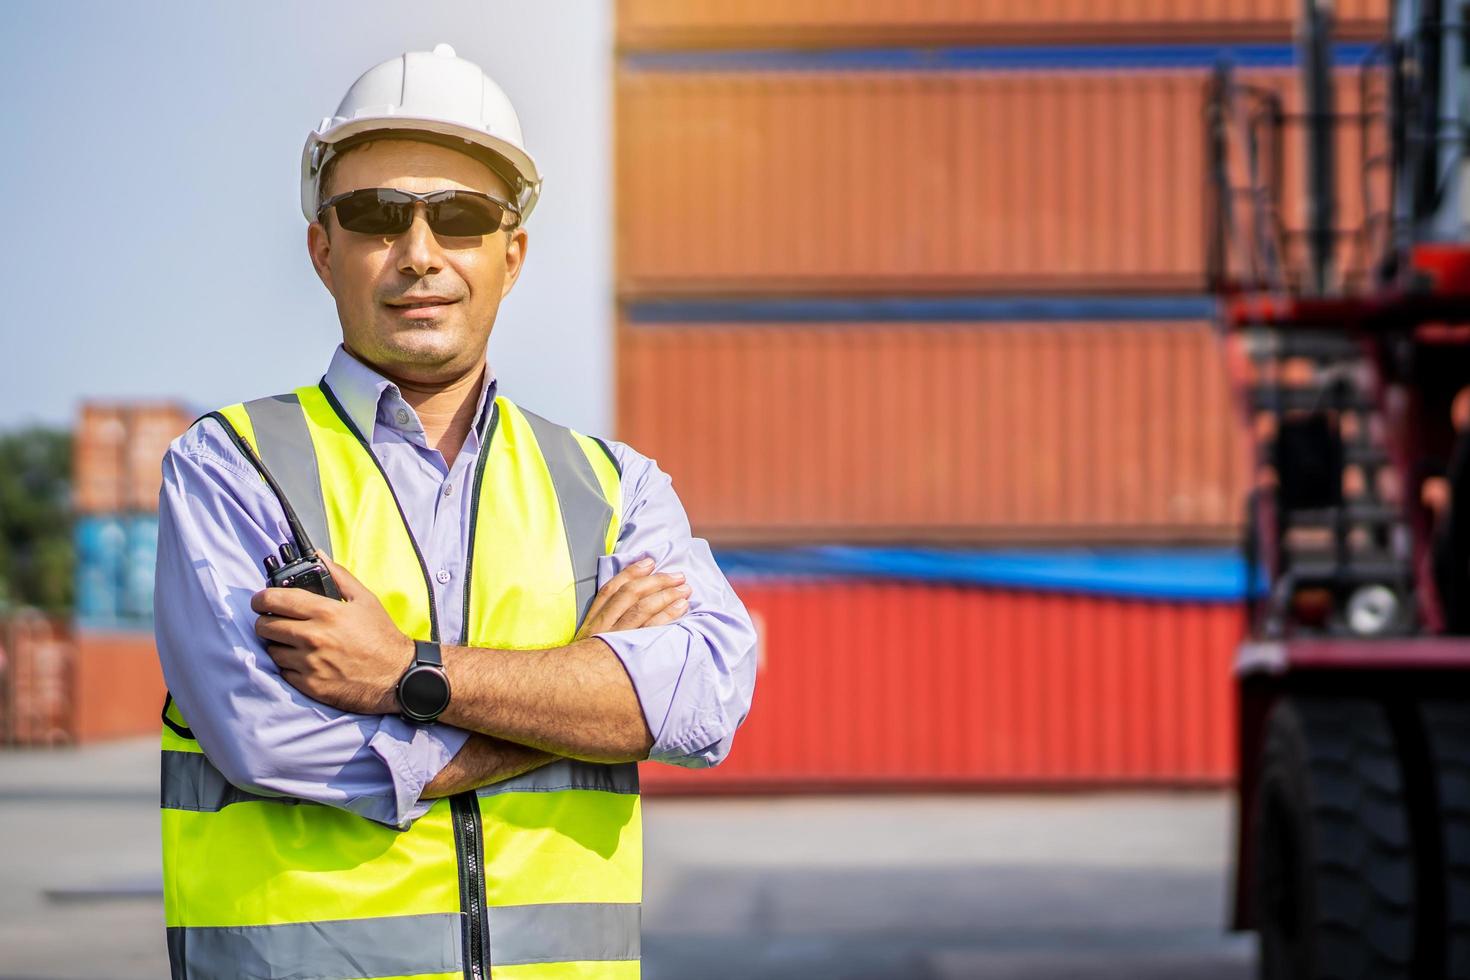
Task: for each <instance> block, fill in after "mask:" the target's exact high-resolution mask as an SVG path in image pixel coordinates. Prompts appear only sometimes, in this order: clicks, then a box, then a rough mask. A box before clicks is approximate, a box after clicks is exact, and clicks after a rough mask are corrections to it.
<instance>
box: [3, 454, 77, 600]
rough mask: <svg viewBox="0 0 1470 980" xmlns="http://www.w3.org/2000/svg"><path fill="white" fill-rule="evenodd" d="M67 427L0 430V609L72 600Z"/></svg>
mask: <svg viewBox="0 0 1470 980" xmlns="http://www.w3.org/2000/svg"><path fill="white" fill-rule="evenodd" d="M71 438H72V437H71V433H69V432H66V431H64V430H60V429H52V428H46V427H42V426H32V427H29V428H25V429H19V430H17V431H14V432H6V433H0V612H3V611H4V610H6V609H8V608H12V607H14V606H18V605H29V606H36V607H38V608H40V609H43V610H45V611H46V612H48V613H66V612H68V611H69V610H70V609H71V603H72V565H73V561H74V557H73V553H72V539H71V527H72V522H71V508H70V500H71Z"/></svg>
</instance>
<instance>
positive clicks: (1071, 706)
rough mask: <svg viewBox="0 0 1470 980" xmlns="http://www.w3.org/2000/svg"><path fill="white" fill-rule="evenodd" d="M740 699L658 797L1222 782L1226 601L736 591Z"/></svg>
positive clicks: (791, 585) (1230, 722)
mask: <svg viewBox="0 0 1470 980" xmlns="http://www.w3.org/2000/svg"><path fill="white" fill-rule="evenodd" d="M735 587H736V589H737V591H738V592H739V593H740V597H741V599H742V600H743V601H744V602H745V604H746V606H747V607H748V608H749V609H750V611H751V613H752V615H753V617H754V618H755V619H756V622H757V625H758V627H759V628H760V631H761V650H760V658H759V661H758V664H759V666H758V668H757V680H756V688H755V698H754V702H753V704H752V707H751V712H750V715H749V717H748V718H747V719H746V721H745V723H744V725H743V726H742V727H741V729H740V731H739V732H738V733H737V734H736V736H735V743H734V746H733V749H732V751H731V753H730V755H729V757H728V758H727V759H726V760H725V762H724V763H723V764H721V765H720V766H718V767H716V768H715V769H712V770H683V769H677V768H675V767H672V766H667V765H656V764H648V763H645V764H644V765H642V766H641V767H640V771H641V774H642V777H643V785H644V787H645V788H646V789H647V790H650V791H653V792H658V791H665V792H700V791H719V790H732V791H734V790H750V789H796V790H809V789H836V788H853V789H857V788H862V789H873V788H917V787H943V786H960V787H962V786H975V787H983V786H1031V785H1078V784H1087V785H1130V784H1132V785H1138V784H1170V785H1216V786H1218V785H1225V784H1227V783H1228V782H1229V781H1230V780H1231V778H1233V774H1234V772H1235V768H1234V745H1235V735H1234V730H1235V721H1234V701H1233V698H1234V688H1233V685H1232V679H1231V661H1232V658H1233V656H1234V649H1235V645H1236V643H1237V642H1238V641H1239V639H1240V631H1241V618H1240V614H1239V610H1238V608H1237V607H1235V606H1232V605H1223V604H1210V603H1165V602H1149V601H1140V600H1127V599H1116V598H1106V597H1088V596H1074V595H1064V594H1044V593H1035V592H1020V591H1009V590H993V589H979V588H969V587H960V586H934V585H911V584H899V583H892V582H878V581H849V582H840V581H808V582H798V581H784V582H783V581H769V580H761V581H743V580H737V581H736V582H735Z"/></svg>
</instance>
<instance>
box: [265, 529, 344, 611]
mask: <svg viewBox="0 0 1470 980" xmlns="http://www.w3.org/2000/svg"><path fill="white" fill-rule="evenodd" d="M265 572H266V575H268V576H270V582H271V585H273V586H275V587H276V588H278V589H305V590H306V591H307V592H315V593H316V594H317V595H321V596H326V597H327V598H328V599H340V598H342V593H341V592H339V591H338V590H337V583H336V582H334V581H332V573H331V572H329V571H327V566H326V565H324V564H323V563H322V560H321V559H320V558H319V557H318V556H317V553H316V551H315V549H313V550H312V551H311V553H310V555H308V556H304V555H301V554H300V553H298V552H297V550H296V546H295V545H294V544H292V543H290V542H289V541H288V542H286V543H285V544H283V545H281V557H279V558H277V557H276V556H275V555H266V556H265Z"/></svg>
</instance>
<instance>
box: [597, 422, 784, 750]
mask: <svg viewBox="0 0 1470 980" xmlns="http://www.w3.org/2000/svg"><path fill="white" fill-rule="evenodd" d="M608 446H609V448H611V449H612V451H613V456H614V458H615V459H616V460H617V461H618V463H619V466H620V467H621V470H622V491H623V525H622V528H621V530H620V532H619V535H618V543H617V546H616V548H615V549H614V551H613V553H612V554H611V555H605V556H603V557H602V558H601V559H599V561H598V570H597V571H598V574H597V583H598V587H599V588H600V587H601V586H602V585H603V584H604V583H605V582H607V581H608V579H611V578H612V577H613V576H615V575H617V574H618V572H620V571H622V570H623V569H624V568H626V567H627V566H628V565H630V564H632V563H633V562H636V561H638V560H639V559H641V558H643V557H645V556H648V557H652V558H653V560H654V567H655V570H657V571H660V572H683V573H684V576H685V579H684V580H685V582H686V583H687V584H688V585H689V586H690V590H691V591H690V596H689V608H688V610H687V611H686V612H685V614H684V615H683V616H681V617H680V618H679V619H678V620H676V621H675V622H672V623H668V624H665V625H662V626H649V627H644V628H642V629H634V630H619V631H615V632H608V633H597V634H594V635H595V636H597V637H598V638H600V639H601V640H603V642H605V643H606V644H607V645H608V646H609V647H611V648H612V650H613V652H614V653H615V654H617V656H618V658H619V660H621V661H622V664H623V667H624V668H625V669H626V670H627V672H628V676H629V677H630V678H631V679H632V681H633V686H634V689H635V690H636V691H637V693H638V700H639V704H640V706H641V707H642V709H643V716H644V719H645V720H646V721H647V723H648V730H649V731H650V732H651V733H652V734H653V738H654V741H653V748H652V749H651V751H650V753H649V758H650V759H651V760H653V761H657V762H665V763H669V764H671V765H677V766H684V767H687V768H696V769H697V768H706V767H709V766H715V765H718V764H719V763H720V762H722V761H724V759H725V757H726V756H727V755H728V754H729V752H730V747H731V745H732V743H733V742H734V739H735V731H736V729H738V728H739V727H740V725H741V723H742V722H744V721H745V718H746V716H747V715H748V714H749V713H750V704H751V698H752V697H753V695H754V693H755V663H756V656H755V650H756V632H755V626H754V624H753V623H752V622H751V618H750V614H749V612H747V611H746V608H745V605H744V604H743V603H742V602H741V601H740V598H739V596H737V595H736V594H735V590H734V589H733V588H731V587H730V583H729V581H728V580H727V579H726V578H725V575H724V573H723V572H721V571H720V567H719V565H718V564H716V562H715V558H714V555H713V554H712V553H711V551H710V547H709V543H708V542H707V541H705V540H704V539H703V538H698V537H694V535H693V533H692V532H691V530H690V526H689V518H688V516H687V515H686V514H685V512H684V506H683V504H682V503H681V502H680V501H679V498H678V495H677V494H675V492H674V487H673V481H672V480H671V479H670V478H669V476H668V474H666V473H664V472H663V471H662V470H661V469H659V467H658V464H657V463H655V462H654V461H653V460H652V459H649V458H648V457H646V456H643V455H642V454H640V453H638V452H636V451H635V450H633V449H632V448H630V447H629V446H627V445H626V444H624V443H621V442H617V441H615V440H608Z"/></svg>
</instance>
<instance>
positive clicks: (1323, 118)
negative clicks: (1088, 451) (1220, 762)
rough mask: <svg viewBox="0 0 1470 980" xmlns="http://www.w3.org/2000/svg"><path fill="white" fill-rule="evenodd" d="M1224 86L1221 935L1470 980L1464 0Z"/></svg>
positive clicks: (1304, 972)
mask: <svg viewBox="0 0 1470 980" xmlns="http://www.w3.org/2000/svg"><path fill="white" fill-rule="evenodd" d="M1390 6H1391V10H1390V16H1389V22H1388V32H1387V36H1386V37H1385V38H1384V39H1383V40H1382V42H1381V43H1379V44H1377V45H1376V46H1373V47H1372V48H1371V49H1370V51H1369V53H1368V54H1367V55H1366V56H1361V55H1360V56H1358V57H1356V58H1352V59H1349V58H1347V57H1345V56H1344V54H1343V53H1342V52H1343V51H1345V50H1347V49H1345V48H1343V49H1339V48H1337V47H1335V46H1334V43H1333V37H1332V20H1331V4H1330V2H1328V0H1304V2H1303V5H1302V8H1301V11H1300V16H1299V19H1298V25H1297V36H1296V42H1295V43H1296V47H1297V58H1296V59H1295V60H1296V64H1297V69H1298V76H1299V77H1298V78H1297V79H1296V80H1295V81H1294V82H1292V83H1291V84H1289V85H1286V86H1281V85H1276V84H1273V83H1272V82H1271V81H1270V80H1262V78H1261V76H1260V75H1255V76H1242V75H1239V74H1237V73H1236V72H1235V71H1234V70H1232V68H1231V66H1230V65H1229V64H1224V63H1222V64H1221V65H1220V66H1219V67H1218V68H1217V69H1216V70H1215V72H1214V73H1213V75H1212V77H1211V79H1210V83H1209V85H1208V86H1207V93H1206V99H1205V127H1204V129H1205V139H1206V147H1205V159H1206V163H1207V175H1206V181H1205V196H1206V215H1207V222H1206V224H1207V231H1206V235H1207V242H1206V246H1207V259H1208V263H1207V264H1208V274H1209V284H1210V289H1211V292H1212V293H1213V294H1214V296H1215V297H1216V298H1217V300H1218V303H1217V309H1218V313H1217V324H1218V327H1219V330H1218V335H1219V338H1220V341H1221V346H1222V351H1223V352H1224V354H1225V362H1226V364H1227V370H1228V372H1229V375H1230V380H1231V387H1232V390H1233V391H1234V393H1235V400H1236V403H1237V405H1238V407H1239V410H1240V414H1241V418H1242V422H1243V424H1244V425H1245V426H1246V428H1247V430H1248V431H1249V433H1250V435H1251V439H1250V443H1251V446H1252V457H1253V459H1252V466H1253V469H1252V476H1253V479H1252V480H1251V490H1250V492H1249V494H1248V498H1247V500H1246V502H1245V503H1246V506H1245V519H1244V521H1243V527H1244V534H1243V550H1244V558H1245V567H1246V569H1247V579H1248V587H1247V589H1246V592H1245V597H1244V607H1245V609H1244V612H1245V619H1246V627H1245V639H1244V640H1243V641H1242V643H1241V645H1240V647H1239V650H1238V653H1237V657H1236V661H1235V677H1236V692H1237V719H1238V731H1239V743H1238V753H1239V755H1238V777H1239V778H1238V780H1237V783H1236V793H1237V803H1238V808H1237V819H1236V840H1235V847H1234V889H1233V891H1234V894H1233V901H1232V903H1231V904H1232V906H1233V908H1232V910H1231V913H1230V920H1231V921H1230V925H1231V927H1232V928H1234V929H1238V930H1253V931H1255V932H1256V933H1257V935H1258V937H1259V950H1260V956H1259V975H1260V976H1262V977H1265V978H1271V980H1283V978H1298V980H1314V978H1328V977H1331V978H1352V977H1362V978H1365V980H1366V978H1372V980H1399V978H1402V980H1409V978H1413V980H1438V978H1470V156H1467V153H1466V148H1467V140H1470V44H1467V42H1470V33H1467V30H1470V27H1467V24H1470V21H1467V19H1470V3H1462V2H1461V0H1393V2H1391V4H1390Z"/></svg>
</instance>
